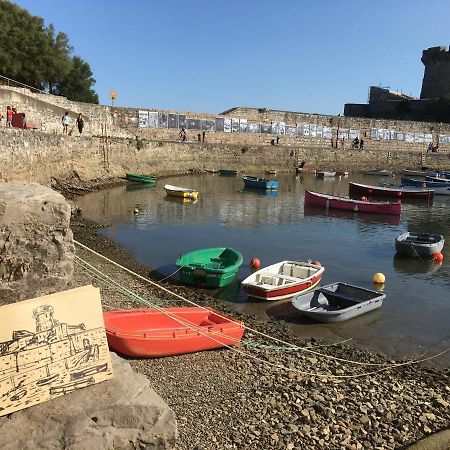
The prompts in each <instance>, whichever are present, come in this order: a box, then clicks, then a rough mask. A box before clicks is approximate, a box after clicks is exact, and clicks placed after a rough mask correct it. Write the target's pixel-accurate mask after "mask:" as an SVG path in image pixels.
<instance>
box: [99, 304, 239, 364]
mask: <svg viewBox="0 0 450 450" xmlns="http://www.w3.org/2000/svg"><path fill="white" fill-rule="evenodd" d="M103 318H104V321H105V329H106V336H107V338H108V344H109V347H110V349H112V350H114V351H116V352H118V353H121V354H122V355H126V356H132V357H138V358H158V357H161V356H172V355H181V354H183V353H192V352H199V351H202V350H211V349H215V348H220V347H225V346H230V345H235V346H239V344H240V341H241V339H242V336H243V334H244V324H243V323H242V322H240V321H237V320H234V319H233V318H231V317H227V316H224V315H222V314H220V313H219V312H217V311H214V310H213V309H210V308H202V307H178V308H177V307H174V308H160V309H154V308H140V309H127V310H116V311H107V312H104V313H103Z"/></svg>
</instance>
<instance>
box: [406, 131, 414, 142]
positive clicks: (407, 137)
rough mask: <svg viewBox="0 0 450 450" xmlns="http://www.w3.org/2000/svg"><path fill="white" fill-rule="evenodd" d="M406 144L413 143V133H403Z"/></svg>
mask: <svg viewBox="0 0 450 450" xmlns="http://www.w3.org/2000/svg"><path fill="white" fill-rule="evenodd" d="M405 141H406V142H414V133H405Z"/></svg>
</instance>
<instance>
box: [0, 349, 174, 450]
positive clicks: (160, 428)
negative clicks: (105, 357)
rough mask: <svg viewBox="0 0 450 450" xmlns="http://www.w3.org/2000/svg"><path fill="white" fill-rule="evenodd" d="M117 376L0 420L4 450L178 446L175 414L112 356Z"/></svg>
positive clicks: (146, 383)
mask: <svg viewBox="0 0 450 450" xmlns="http://www.w3.org/2000/svg"><path fill="white" fill-rule="evenodd" d="M111 359H112V362H113V370H114V378H113V379H111V380H108V381H104V382H102V383H99V384H96V385H94V386H90V387H87V388H84V389H80V390H78V391H75V392H72V393H70V394H66V395H65V396H62V397H58V398H56V399H54V400H51V401H48V402H46V403H41V404H40V405H36V406H33V407H31V408H29V409H24V410H21V411H18V412H16V413H14V414H11V415H10V417H3V418H0V448H1V449H2V450H19V449H20V450H39V449H46V450H49V449H58V450H59V449H65V450H107V449H108V450H109V449H126V450H131V449H133V450H134V449H140V450H146V449H168V448H174V446H175V439H176V421H175V416H174V413H173V412H172V410H171V409H170V408H169V407H168V406H167V405H166V404H165V403H164V401H163V400H162V399H161V397H160V396H159V395H158V394H157V393H156V392H155V391H154V390H153V389H152V388H151V387H150V383H149V380H148V379H147V377H145V376H144V375H141V374H138V373H136V372H134V371H133V369H132V368H131V366H130V364H129V363H128V362H126V361H125V360H123V359H121V358H119V357H118V356H116V355H115V354H114V353H111Z"/></svg>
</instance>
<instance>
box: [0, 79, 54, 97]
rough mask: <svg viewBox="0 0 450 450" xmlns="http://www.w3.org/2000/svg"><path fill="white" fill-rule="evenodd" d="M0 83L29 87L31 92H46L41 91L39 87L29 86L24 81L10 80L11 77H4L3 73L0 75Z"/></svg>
mask: <svg viewBox="0 0 450 450" xmlns="http://www.w3.org/2000/svg"><path fill="white" fill-rule="evenodd" d="M0 84H3V85H6V86H11V87H19V88H26V89H29V90H30V91H31V92H36V93H39V94H48V92H45V91H42V90H41V89H38V88H35V87H33V86H29V85H28V84H25V83H21V82H20V81H16V80H12V79H11V78H8V77H4V76H3V75H0Z"/></svg>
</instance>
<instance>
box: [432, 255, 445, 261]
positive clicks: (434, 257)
mask: <svg viewBox="0 0 450 450" xmlns="http://www.w3.org/2000/svg"><path fill="white" fill-rule="evenodd" d="M432 256H433V261H435V262H437V263H441V262H442V261H443V260H444V255H443V254H442V253H441V252H436V253H433V255H432Z"/></svg>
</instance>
